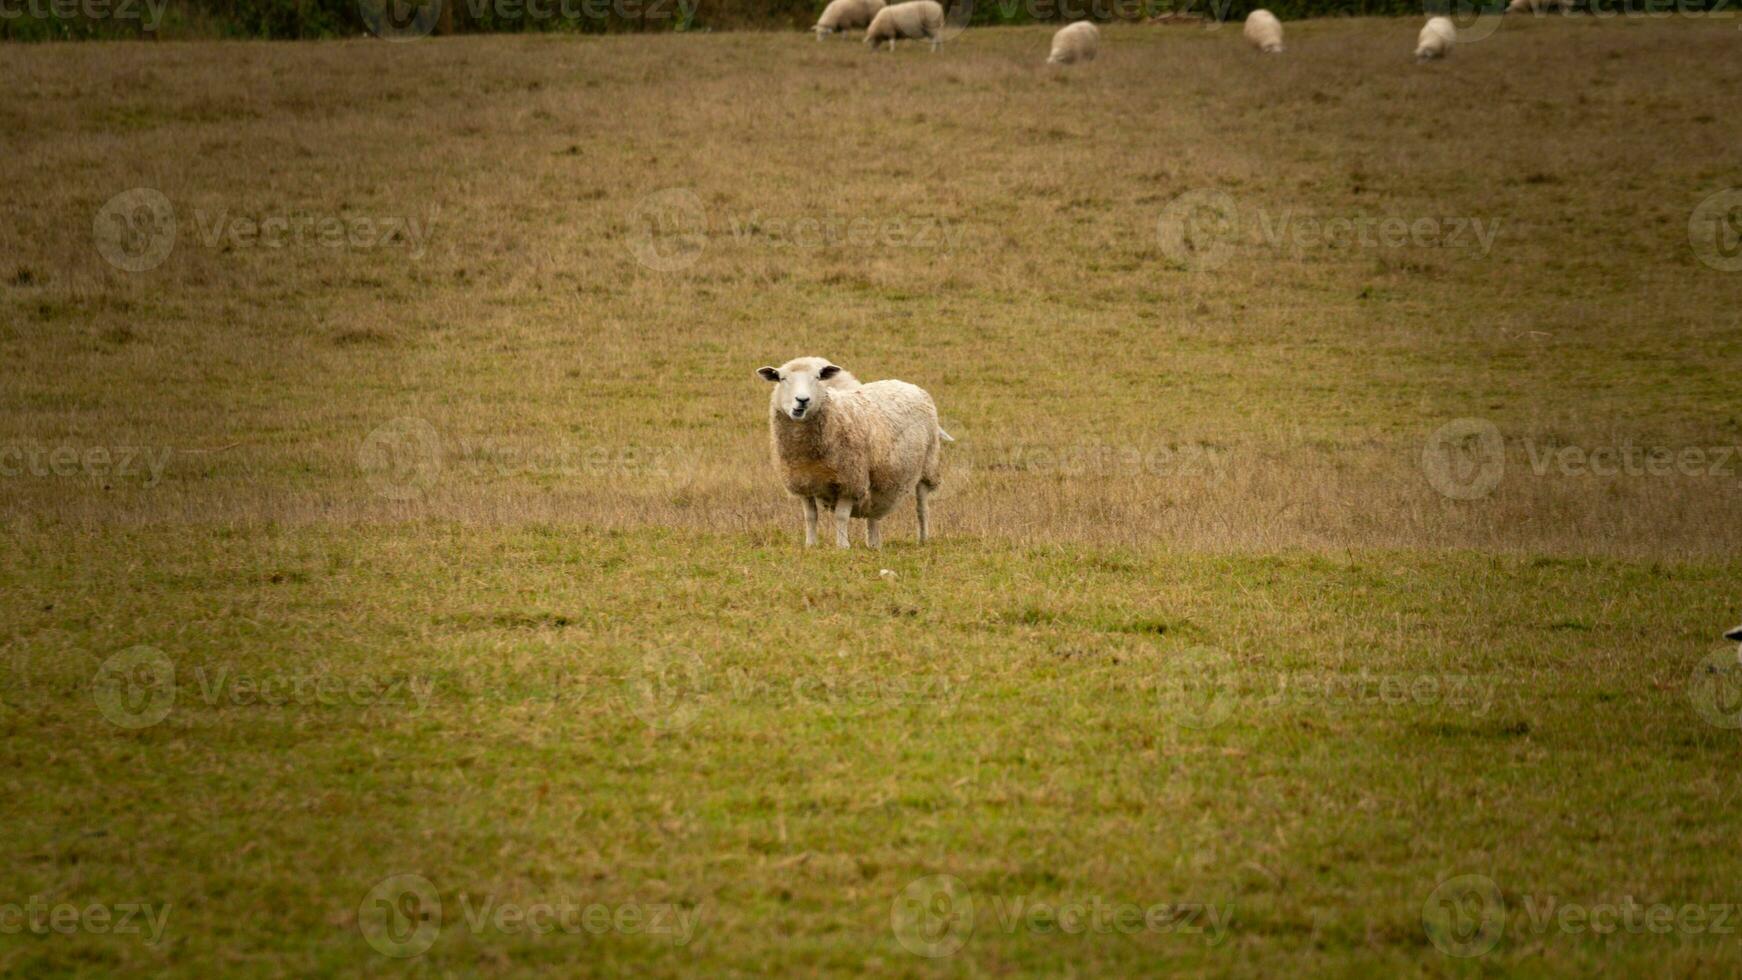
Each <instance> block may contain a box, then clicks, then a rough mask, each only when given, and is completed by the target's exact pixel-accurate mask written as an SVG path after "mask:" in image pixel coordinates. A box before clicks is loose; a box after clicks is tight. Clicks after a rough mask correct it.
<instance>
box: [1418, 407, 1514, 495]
mask: <svg viewBox="0 0 1742 980" xmlns="http://www.w3.org/2000/svg"><path fill="white" fill-rule="evenodd" d="M1421 470H1422V473H1424V474H1425V475H1426V476H1427V481H1428V483H1429V484H1431V485H1432V486H1433V488H1434V489H1435V490H1437V491H1439V492H1440V494H1441V495H1442V496H1445V497H1449V498H1451V499H1453V500H1477V499H1480V498H1482V497H1486V496H1488V495H1489V494H1491V493H1493V492H1494V488H1495V487H1497V486H1499V485H1500V478H1501V477H1503V476H1505V475H1506V441H1505V440H1504V439H1502V438H1501V437H1500V429H1499V428H1498V427H1496V426H1495V425H1494V423H1492V422H1488V421H1486V420H1484V419H1454V420H1453V421H1451V422H1447V423H1446V424H1445V425H1442V426H1440V427H1439V428H1437V429H1435V430H1434V431H1433V434H1432V435H1430V436H1428V440H1427V445H1425V446H1423V447H1422V450H1421Z"/></svg>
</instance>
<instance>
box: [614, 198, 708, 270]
mask: <svg viewBox="0 0 1742 980" xmlns="http://www.w3.org/2000/svg"><path fill="white" fill-rule="evenodd" d="M707 247H708V212H707V209H706V208H704V207H703V206H702V199H701V197H699V196H698V195H697V194H696V192H695V191H692V190H690V189H689V188H687V187H669V188H666V189H665V190H661V191H655V192H653V193H652V194H648V195H646V196H645V197H643V198H641V199H640V200H639V201H637V202H635V207H634V208H633V209H631V210H630V212H629V252H630V254H631V255H633V256H635V261H637V262H639V263H641V264H642V265H644V266H646V267H647V268H649V269H652V270H653V271H655V272H679V271H682V270H684V269H687V268H689V267H690V266H692V265H694V264H695V263H696V260H697V259H699V258H701V257H702V252H703V250H705V249H706V248H707Z"/></svg>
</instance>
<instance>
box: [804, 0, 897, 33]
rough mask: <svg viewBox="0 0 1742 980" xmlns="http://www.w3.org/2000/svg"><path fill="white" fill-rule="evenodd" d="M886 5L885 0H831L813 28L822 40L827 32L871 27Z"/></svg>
mask: <svg viewBox="0 0 1742 980" xmlns="http://www.w3.org/2000/svg"><path fill="white" fill-rule="evenodd" d="M885 6H886V4H885V3H884V0H831V2H830V3H829V5H828V6H827V7H824V8H823V15H822V16H821V17H818V18H817V22H816V24H814V25H813V26H812V27H811V30H813V31H816V32H817V40H819V41H821V40H822V39H823V36H824V35H826V34H838V33H840V32H841V31H851V30H858V29H859V28H861V27H869V26H870V25H871V21H872V19H873V18H875V17H876V16H877V11H879V10H882V9H883V8H884V7H885Z"/></svg>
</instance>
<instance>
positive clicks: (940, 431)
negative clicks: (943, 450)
mask: <svg viewBox="0 0 1742 980" xmlns="http://www.w3.org/2000/svg"><path fill="white" fill-rule="evenodd" d="M938 435H939V436H940V437H942V438H943V440H944V441H945V442H955V441H956V437H955V436H952V435H950V434H949V433H948V432H945V431H944V427H943V426H941V425H940V426H938Z"/></svg>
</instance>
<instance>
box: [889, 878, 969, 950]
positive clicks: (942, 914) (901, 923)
mask: <svg viewBox="0 0 1742 980" xmlns="http://www.w3.org/2000/svg"><path fill="white" fill-rule="evenodd" d="M889 925H890V928H891V929H892V930H893V931H894V933H895V940H896V941H897V942H899V943H900V944H901V947H902V948H903V949H905V950H907V951H908V952H910V953H912V954H914V955H915V956H924V957H927V958H928V959H938V958H941V957H945V956H953V955H955V954H956V953H957V952H959V951H960V950H961V948H962V947H963V946H965V945H966V944H967V942H968V939H969V938H970V937H972V936H973V935H974V896H973V895H972V894H970V893H969V892H968V888H967V886H966V885H964V884H962V880H961V879H960V878H957V877H956V876H955V875H927V876H926V877H924V878H919V879H916V880H914V881H911V882H909V883H908V885H907V887H906V888H904V889H902V890H901V894H900V895H897V896H896V897H895V901H894V903H893V904H892V905H891V906H890V909H889Z"/></svg>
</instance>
